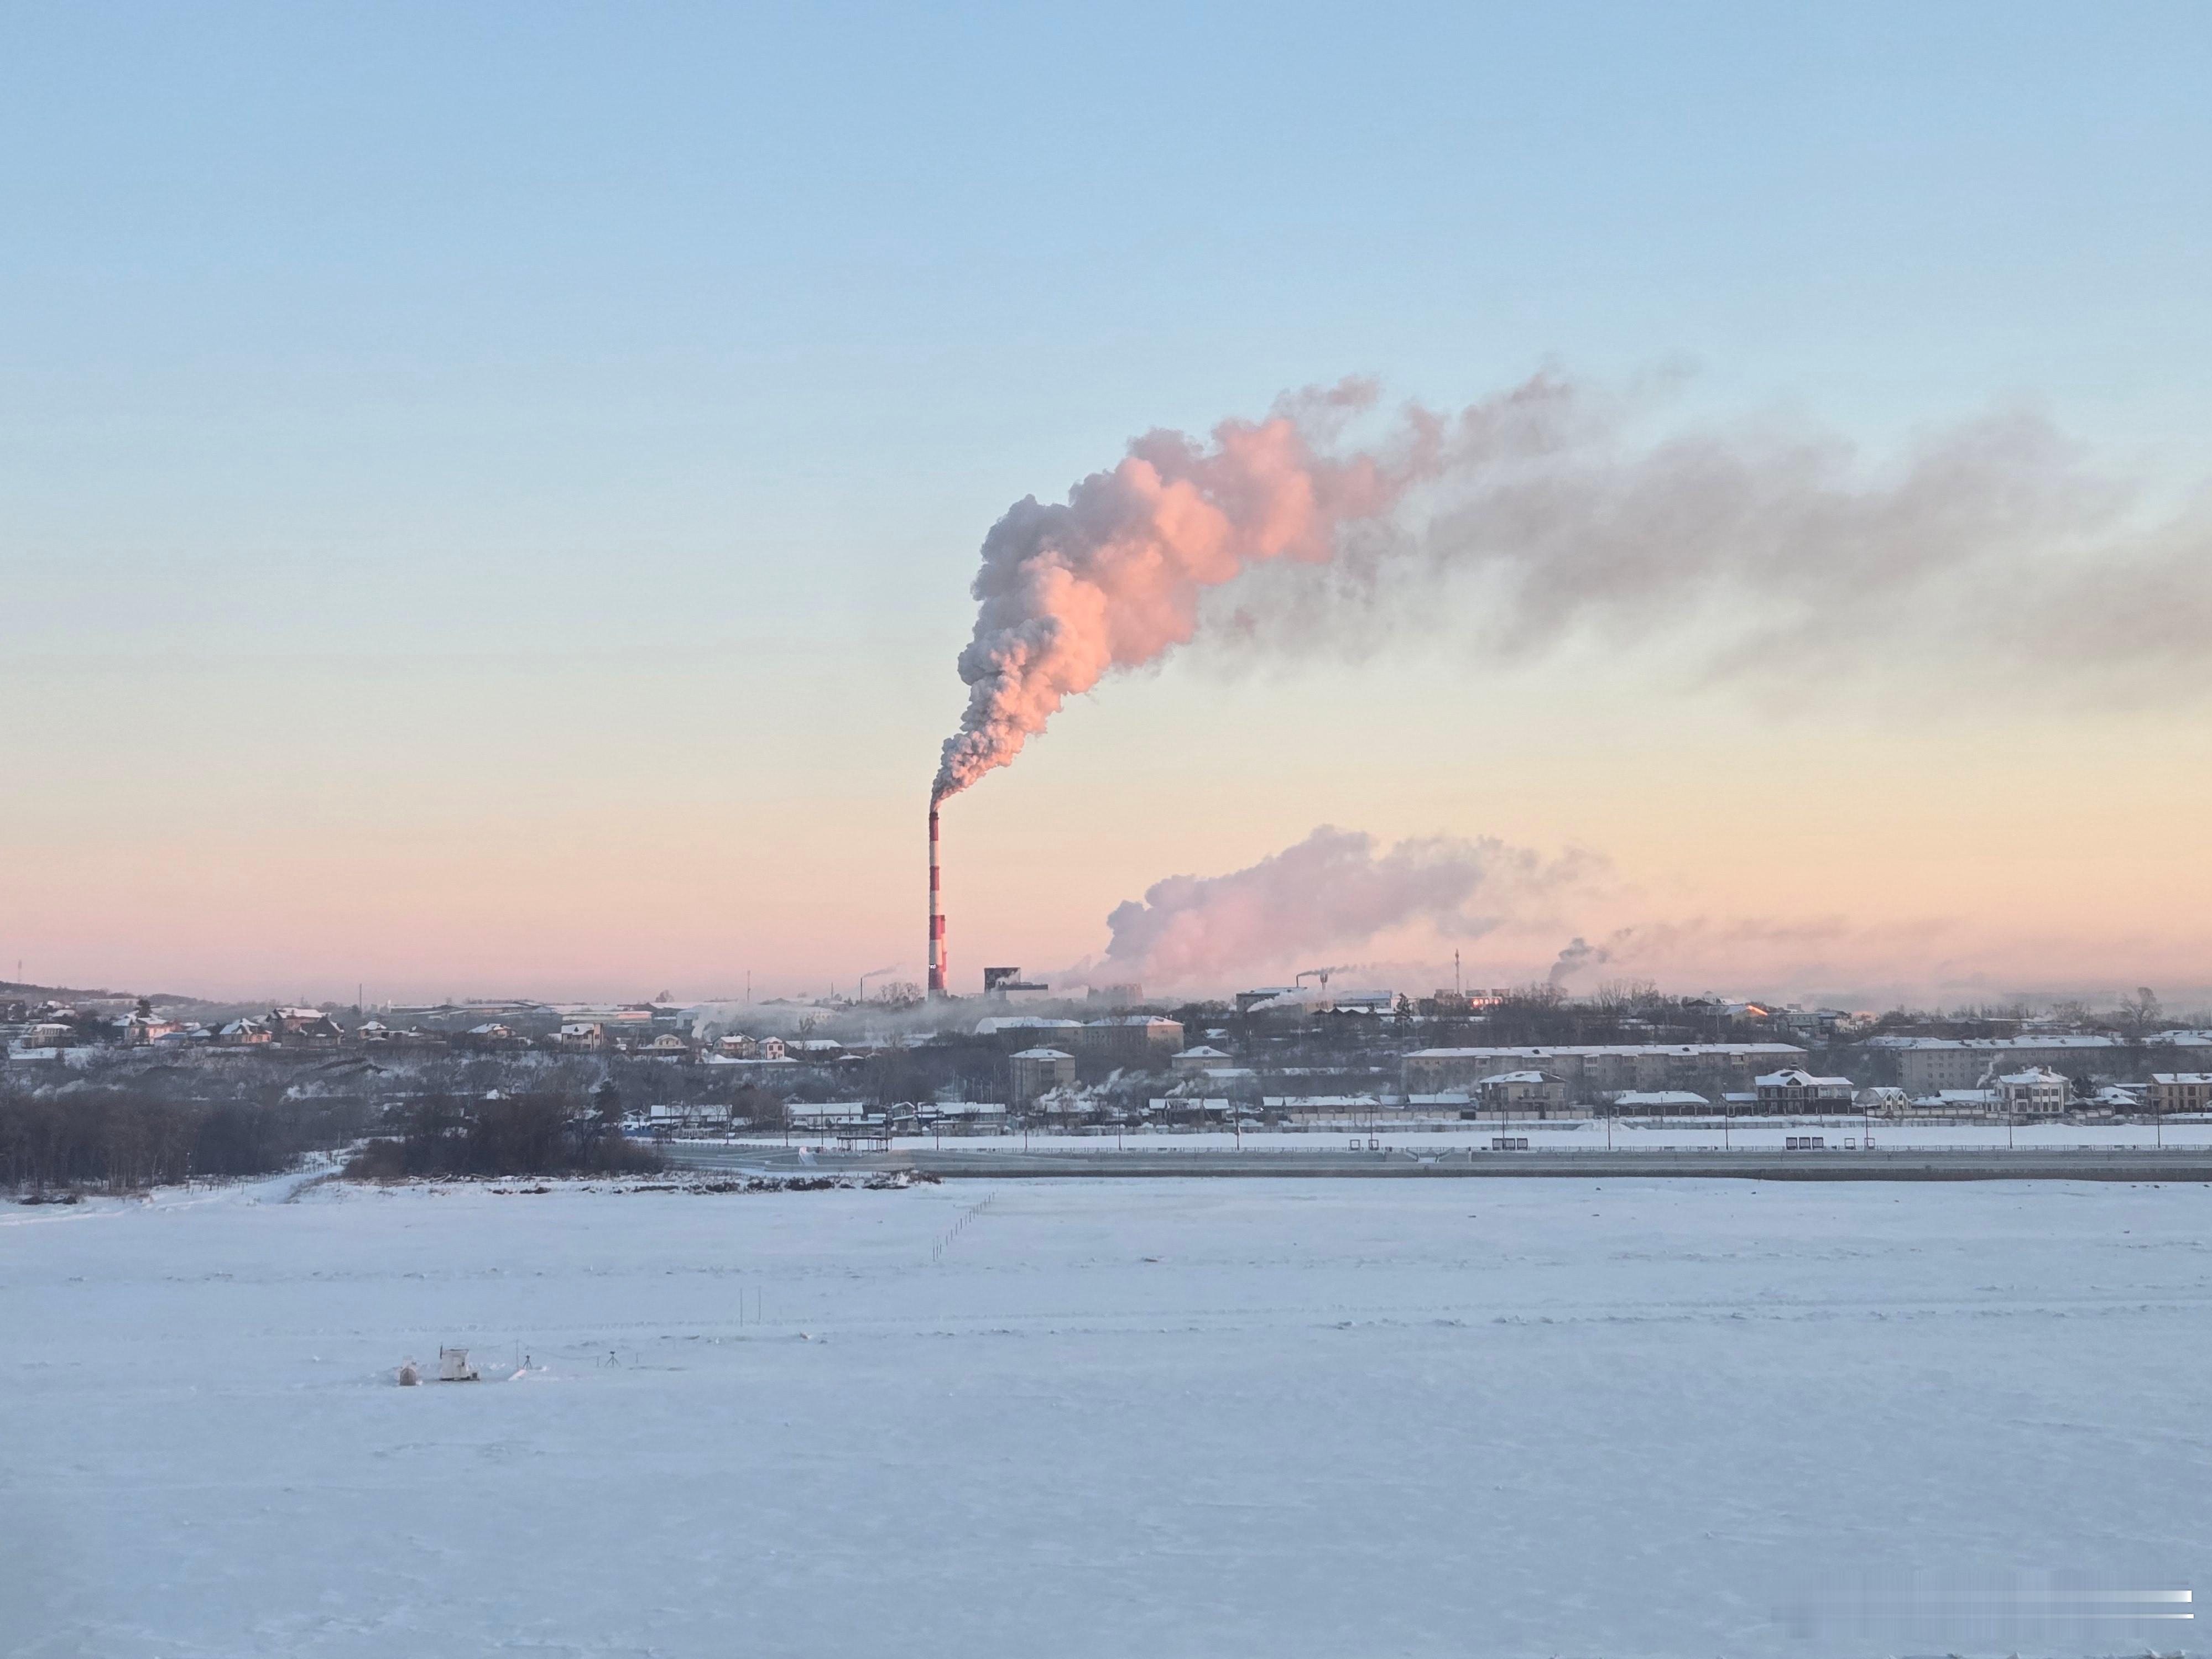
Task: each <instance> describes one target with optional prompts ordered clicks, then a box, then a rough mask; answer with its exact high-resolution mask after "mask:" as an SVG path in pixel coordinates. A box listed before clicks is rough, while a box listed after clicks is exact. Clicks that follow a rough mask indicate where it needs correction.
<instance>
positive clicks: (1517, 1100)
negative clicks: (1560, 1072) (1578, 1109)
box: [1476, 1072, 1567, 1113]
mask: <svg viewBox="0 0 2212 1659" xmlns="http://www.w3.org/2000/svg"><path fill="white" fill-rule="evenodd" d="M1476 1089H1477V1094H1476V1098H1477V1099H1478V1100H1479V1101H1480V1103H1481V1106H1482V1109H1483V1110H1484V1111H1486V1112H1531V1111H1533V1112H1537V1113H1543V1112H1547V1111H1555V1110H1557V1109H1559V1108H1561V1107H1564V1106H1565V1104H1566V1103H1567V1081H1566V1079H1565V1078H1562V1077H1556V1076H1554V1075H1553V1073H1550V1072H1499V1073H1497V1074H1495V1075H1494V1076H1492V1077H1486V1078H1484V1079H1482V1080H1481V1082H1480V1083H1479V1084H1478V1085H1476Z"/></svg>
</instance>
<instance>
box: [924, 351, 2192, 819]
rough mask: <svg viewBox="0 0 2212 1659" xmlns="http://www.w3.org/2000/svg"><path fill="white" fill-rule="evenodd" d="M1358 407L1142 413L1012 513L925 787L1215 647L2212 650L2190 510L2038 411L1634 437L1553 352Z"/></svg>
mask: <svg viewBox="0 0 2212 1659" xmlns="http://www.w3.org/2000/svg"><path fill="white" fill-rule="evenodd" d="M1377 399H1378V392H1377V388H1376V386H1375V385H1374V384H1373V383H1372V382H1370V381H1365V380H1346V381H1345V382H1343V383H1341V384H1340V385H1338V386H1333V387H1327V388H1308V389H1306V390H1304V391H1303V392H1297V393H1293V394H1291V395H1288V396H1286V397H1285V398H1282V399H1280V400H1279V401H1278V403H1277V404H1276V405H1275V406H1274V408H1273V410H1270V411H1269V413H1268V414H1267V416H1265V417H1263V418H1261V419H1260V420H1256V421H1248V420H1236V419H1231V420H1225V421H1223V422H1220V423H1219V424H1218V426H1217V427H1215V428H1214V429H1213V431H1212V433H1211V434H1210V435H1208V436H1207V437H1206V438H1204V439H1200V438H1195V437H1192V436H1190V435H1187V434H1183V433H1180V432H1171V431H1155V432H1150V433H1146V434H1145V435H1142V436H1140V437H1139V438H1136V439H1134V440H1133V441H1131V442H1130V444H1129V446H1128V448H1127V453H1126V454H1124V455H1123V457H1122V458H1121V460H1120V461H1119V462H1117V463H1116V464H1115V465H1113V466H1111V467H1110V468H1108V469H1106V470H1104V471H1098V472H1095V473H1092V474H1091V475H1090V476H1089V477H1085V478H1083V479H1081V480H1079V482H1078V483H1076V484H1075V485H1073V487H1072V488H1071V489H1069V491H1068V492H1067V498H1066V501H1064V502H1040V501H1037V500H1036V498H1034V497H1025V498H1024V499H1023V500H1022V501H1017V502H1016V503H1014V504H1013V506H1012V507H1010V508H1008V510H1007V511H1006V513H1005V515H1004V516H1003V517H1002V518H1001V519H1000V520H999V522H998V523H997V524H995V525H994V526H993V527H992V529H991V531H990V532H989V533H988V534H987V536H986V537H985V538H984V541H983V546H982V550H981V565H980V568H979V569H978V571H977V574H976V576H975V583H974V586H973V592H974V594H975V599H976V601H977V611H976V618H975V631H974V634H973V636H972V637H971V639H970V640H969V643H968V646H967V647H966V649H964V650H963V652H962V653H961V655H960V659H959V672H960V677H961V679H962V681H963V683H964V684H965V685H966V687H967V689H968V704H967V707H966V708H965V710H964V711H963V714H962V716H961V720H960V725H959V728H958V730H957V731H956V732H954V733H953V735H952V736H951V737H950V738H947V739H946V740H945V745H944V750H943V755H942V757H941V760H940V763H939V769H938V772H937V775H936V777H935V779H934V780H933V784H932V791H931V793H932V799H943V798H945V796H947V795H951V794H953V793H957V792H958V791H960V790H963V789H965V788H967V787H969V786H970V785H972V784H974V783H975V781H978V780H979V779H980V778H981V777H982V776H984V775H986V774H987V773H988V772H990V771H991V770H993V769H995V768H998V767H1000V766H1005V765H1007V764H1009V763H1011V762H1012V760H1013V759H1014V758H1015V757H1017V756H1018V755H1019V754H1020V752H1021V750H1022V749H1023V748H1024V745H1025V744H1027V743H1028V742H1029V740H1030V738H1034V737H1036V736H1037V735H1039V734H1040V733H1042V732H1043V731H1044V730H1045V729H1046V727H1047V726H1048V724H1049V723H1050V721H1051V720H1053V718H1054V716H1055V715H1056V714H1058V712H1059V711H1060V708H1062V707H1063V705H1064V704H1065V702H1066V700H1067V699H1068V698H1069V697H1071V696H1079V695H1080V694H1082V693H1084V692H1087V691H1090V690H1092V689H1094V688H1095V687H1097V685H1098V684H1100V683H1101V682H1102V681H1103V680H1104V679H1106V678H1109V677H1110V676H1113V675H1115V674H1119V673H1125V672H1127V671H1130V670H1132V669H1134V668H1138V667H1141V666H1145V665H1150V664H1153V663H1157V662H1158V661H1160V660H1161V659H1164V657H1166V656H1169V655H1170V654H1172V653H1176V652H1178V651H1181V650H1182V649H1184V648H1185V647H1188V646H1189V645H1190V644H1192V643H1193V642H1194V641H1206V640H1211V641H1214V642H1215V644H1216V646H1217V647H1229V648H1230V649H1231V653H1232V654H1233V653H1234V650H1235V648H1236V647H1237V646H1239V645H1241V646H1242V647H1243V648H1245V649H1247V650H1262V651H1267V652H1274V653H1280V652H1286V651H1290V652H1303V651H1310V650H1312V649H1314V648H1316V647H1321V648H1327V649H1331V650H1337V651H1351V652H1353V653H1358V651H1360V650H1362V649H1370V650H1371V649H1375V648H1379V647H1380V646H1381V645H1382V644H1383V642H1384V641H1397V640H1400V639H1401V638H1403V637H1405V636H1406V635H1408V634H1409V633H1413V632H1416V631H1420V630H1434V629H1439V628H1443V629H1453V628H1460V629H1466V630H1468V631H1470V632H1471V633H1472V634H1473V635H1474V641H1475V642H1476V643H1478V644H1479V645H1480V647H1482V648H1483V649H1484V650H1485V651H1486V652H1487V653H1491V654H1492V655H1498V656H1504V657H1516V656H1517V657H1528V656H1533V655H1535V654H1538V653H1541V652H1543V651H1546V650H1547V649H1549V648H1551V647H1554V646H1556V645H1558V644H1559V643H1560V642H1561V641H1564V640H1565V639H1567V638H1569V637H1570V636H1572V635H1577V634H1578V633H1585V632H1587V633H1592V634H1595V635H1599V636H1601V637H1604V638H1607V639H1609V640H1617V641H1618V640H1626V641H1644V640H1649V639H1651V638H1653V637H1655V636H1666V635H1685V634H1691V635H1693V637H1694V639H1695V641H1696V644H1695V654H1696V657H1697V659H1698V660H1699V661H1700V662H1702V663H1703V664H1704V665H1706V666H1707V668H1708V669H1711V670H1717V671H1735V670H1740V669H1744V668H1747V667H1755V666H1759V665H1780V666H1784V667H1786V668H1787V669H1788V670H1789V671H1793V672H1796V671H1802V669H1803V668H1804V667H1805V666H1806V665H1808V663H1810V662H1813V661H1814V660H1817V661H1818V662H1819V663H1820V665H1821V666H1823V667H1824V668H1833V667H1849V666H1851V665H1856V664H1862V663H1864V664H1871V663H1873V662H1875V661H1876V660H1879V659H1885V658H1886V659H1889V660H1894V659H1896V658H1897V657H1898V655H1899V653H1900V652H1901V651H1905V652H1909V651H1911V649H1912V648H1913V647H1914V646H1915V645H1916V644H1920V643H1926V642H1936V643H1940V645H1941V647H1942V654H1943V659H1944V660H1945V661H1946V662H1947V663H1948V664H1952V665H1963V664H1967V663H1972V662H1977V661H1978V662H1979V663H1980V664H1982V665H1984V666H1986V667H1989V668H1992V669H1995V670H1997V671H1999V672H2000V675H2001V676H2002V677H2004V678H2009V679H2010V680H2011V681H2012V682H2013V683H2014V684H2049V683H2050V682H2051V679H2052V678H2053V677H2054V676H2058V675H2066V674H2069V673H2075V674H2078V673H2080V672H2083V671H2088V672H2096V671H2112V670H2115V669H2125V668H2127V667H2130V666H2131V665H2132V666H2136V667H2142V668H2148V669H2149V670H2151V671H2153V674H2154V675H2155V671H2157V670H2158V669H2160V668H2161V667H2165V668H2172V667H2176V666H2180V667H2195V666H2197V665H2202V664H2203V663H2205V662H2206V661H2207V660H2208V659H2212V511H2208V510H2207V509H2206V508H2205V507H2204V506H2203V504H2201V503H2200V504H2199V505H2198V506H2197V507H2195V508H2193V509H2191V511H2189V512H2185V513H2181V514H2179V515H2178V516H2172V517H2169V518H2168V519H2166V520H2164V521H2162V522H2149V523H2147V522H2145V520H2146V514H2145V512H2144V507H2143V501H2142V495H2141V493H2140V491H2139V490H2137V489H2135V488H2134V487H2132V486H2130V485H2129V484H2128V483H2125V482H2124V481H2122V480H2119V479H2117V478H2114V477H2108V476H2106V475H2103V474H2100V472H2098V471H2095V470H2094V469H2093V468H2092V467H2091V466H2090V465H2088V464H2087V461H2086V459H2085V458H2084V456H2083V455H2082V453H2081V451H2080V449H2079V448H2078V447H2077V446H2075V445H2074V444H2072V443H2070V442H2069V441H2068V440H2067V439H2066V438H2065V437H2064V435H2063V434H2061V433H2060V432H2059V431H2058V430H2057V428H2055V427H2053V426H2052V425H2051V423H2050V422H2048V421H2047V420H2045V419H2043V418H2041V417H2040V416H2035V415H2033V414H2027V413H2021V412H2006V413H1998V414H1995V415H1990V416H1985V417H1984V418H1981V419H1978V420H1973V421H1968V422H1963V423H1960V424H1958V425H1954V426H1953V427H1950V428H1948V429H1944V430H1941V431H1937V432H1935V433H1933V434H1930V435H1927V436H1924V437H1923V438H1922V439H1920V440H1919V441H1917V442H1915V443H1913V444H1911V446H1909V447H1907V449H1906V450H1905V453H1903V454H1902V455H1901V456H1899V458H1897V459H1894V460H1892V461H1889V462H1887V463H1876V464H1869V463H1868V462H1867V461H1865V460H1864V459H1863V458H1862V457H1861V456H1860V454H1859V453H1858V452H1857V449H1856V447H1854V446H1853V445H1851V444H1850V442H1848V441H1845V440H1844V439H1843V438H1841V437H1839V436H1838V435H1834V434H1832V433H1827V432H1823V431H1820V430H1819V429H1817V428H1812V427H1810V426H1808V425H1807V424H1805V423H1802V422H1784V421H1780V420H1767V421H1764V422H1747V423H1739V424H1738V425H1736V426H1735V427H1732V428H1713V429H1695V428H1682V429H1673V430H1659V429H1655V428H1656V422H1655V420H1654V418H1653V416H1652V412H1651V410H1650V409H1649V408H1648V407H1646V406H1645V405H1644V403H1643V401H1642V400H1640V399H1638V398H1632V397H1618V396H1613V395H1609V394H1607V392H1604V391H1603V390H1601V389H1595V388H1592V387H1589V386H1583V385H1579V384H1577V383H1576V382H1574V381H1572V380H1567V379H1565V378H1564V377H1562V376H1559V375H1555V374H1542V375H1538V376H1536V377H1534V379H1531V380H1528V381H1525V382H1523V383H1522V384H1521V385H1519V386H1513V387H1510V388H1509V389H1507V390H1505V391H1504V392H1498V393H1497V394H1495V395H1494V396H1492V397H1490V398H1486V399H1484V400H1482V401H1480V402H1478V403H1474V404H1468V406H1466V407H1465V408H1462V409H1460V410H1455V411H1449V412H1447V411H1443V410H1431V409H1428V408H1425V407H1424V406H1422V405H1420V404H1407V405H1405V406H1404V407H1402V408H1401V410H1399V411H1398V412H1397V415H1396V417H1395V420H1394V421H1391V422H1386V423H1384V424H1383V426H1382V428H1381V429H1379V430H1374V431H1370V430H1367V429H1366V428H1370V427H1371V426H1372V425H1373V424H1374V423H1373V422H1372V421H1371V419H1370V416H1371V415H1372V411H1373V409H1374V407H1375V405H1376V402H1377ZM1754 641H1755V643H1756V647H1757V648H1755V649H1747V648H1745V647H1747V646H1748V645H1751V644H1753V642H1754ZM1923 660H1925V658H1924V657H1923ZM2154 683H2158V684H2170V678H2169V679H2168V680H2167V681H2165V682H2157V681H2155V680H2154Z"/></svg>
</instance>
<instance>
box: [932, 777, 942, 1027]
mask: <svg viewBox="0 0 2212 1659" xmlns="http://www.w3.org/2000/svg"><path fill="white" fill-rule="evenodd" d="M937 893H938V875H937V803H936V802H935V801H932V802H930V804H929V994H930V995H932V996H933V997H941V996H943V995H944V994H945V914H944V912H943V911H941V910H939V908H937V904H938V900H937Z"/></svg>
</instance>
